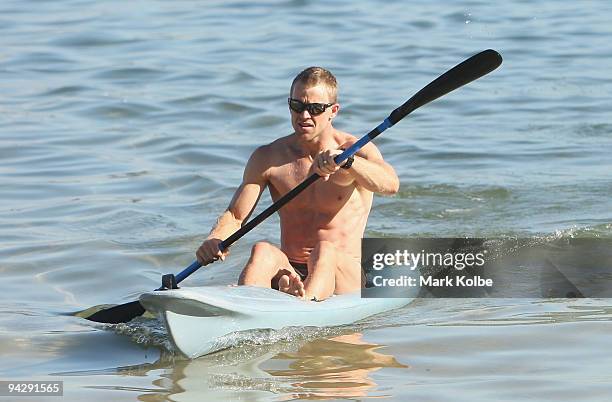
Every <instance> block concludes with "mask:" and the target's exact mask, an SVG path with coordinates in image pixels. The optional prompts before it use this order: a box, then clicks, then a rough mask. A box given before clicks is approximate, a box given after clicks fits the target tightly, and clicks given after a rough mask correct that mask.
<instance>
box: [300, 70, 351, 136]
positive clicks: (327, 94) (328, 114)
mask: <svg viewBox="0 0 612 402" xmlns="http://www.w3.org/2000/svg"><path fill="white" fill-rule="evenodd" d="M337 94H338V84H337V82H336V77H334V75H333V74H332V73H330V72H329V71H328V70H326V69H324V68H321V67H309V68H307V69H306V70H304V71H302V72H301V73H299V74H298V75H297V76H296V77H295V79H294V80H293V83H292V84H291V92H290V93H289V109H290V111H291V124H292V125H293V128H294V130H295V132H296V134H298V135H300V136H302V137H303V138H304V139H306V140H313V139H315V138H316V137H318V136H319V135H320V134H321V133H322V132H324V131H325V130H326V129H327V128H329V127H330V126H331V121H332V119H333V118H334V117H335V116H336V114H338V110H339V109H340V105H338V103H337V96H338V95H337Z"/></svg>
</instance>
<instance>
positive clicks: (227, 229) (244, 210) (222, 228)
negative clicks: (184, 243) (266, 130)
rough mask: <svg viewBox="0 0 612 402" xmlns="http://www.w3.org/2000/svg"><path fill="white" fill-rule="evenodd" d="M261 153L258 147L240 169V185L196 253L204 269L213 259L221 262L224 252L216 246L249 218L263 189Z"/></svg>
mask: <svg viewBox="0 0 612 402" xmlns="http://www.w3.org/2000/svg"><path fill="white" fill-rule="evenodd" d="M265 151H266V149H265V147H259V148H257V149H256V150H255V152H253V154H252V155H251V157H250V158H249V161H248V162H247V165H246V167H245V169H244V174H243V178H242V183H241V184H240V186H239V187H238V189H237V190H236V192H235V193H234V196H233V197H232V200H231V202H230V204H229V206H228V208H227V209H226V210H225V212H224V213H223V214H221V216H219V218H218V219H217V222H216V223H215V225H214V226H213V228H212V230H211V231H210V234H209V235H208V237H207V238H206V240H204V242H203V243H202V245H201V246H200V248H199V249H198V251H197V252H196V257H197V259H198V261H199V262H200V264H202V265H208V264H210V263H211V262H213V261H215V260H217V259H222V260H223V259H225V255H227V254H228V251H227V250H225V252H223V253H221V251H219V244H220V243H221V241H222V240H224V239H227V238H228V237H229V236H230V235H232V233H234V232H235V231H236V230H238V229H240V227H241V226H242V225H243V224H244V223H246V221H247V220H248V218H249V216H251V213H252V212H253V210H254V209H255V206H256V205H257V202H258V201H259V197H260V196H261V193H262V192H263V190H264V189H265V188H266V185H267V179H266V176H265V170H266V166H265V158H264V153H265Z"/></svg>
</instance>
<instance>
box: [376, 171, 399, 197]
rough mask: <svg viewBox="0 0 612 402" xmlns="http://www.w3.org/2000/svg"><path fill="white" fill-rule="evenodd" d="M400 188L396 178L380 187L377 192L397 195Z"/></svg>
mask: <svg viewBox="0 0 612 402" xmlns="http://www.w3.org/2000/svg"><path fill="white" fill-rule="evenodd" d="M399 188H400V182H399V179H398V178H397V176H396V177H395V178H393V179H391V180H388V181H387V182H385V183H384V185H382V186H379V188H378V189H377V190H378V191H376V192H377V193H379V194H382V195H395V194H397V192H398V191H399Z"/></svg>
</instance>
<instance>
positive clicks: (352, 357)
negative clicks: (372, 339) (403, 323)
mask: <svg viewBox="0 0 612 402" xmlns="http://www.w3.org/2000/svg"><path fill="white" fill-rule="evenodd" d="M379 348H381V346H380V345H375V344H371V343H368V342H365V341H364V340H363V335H362V334H361V333H353V334H347V335H340V336H337V337H335V338H331V339H320V340H316V341H313V342H309V343H307V344H306V345H304V346H303V347H301V348H299V349H298V350H297V352H285V353H279V354H278V355H276V356H275V357H274V358H272V359H271V360H270V361H268V362H267V364H266V365H267V366H269V365H272V366H275V367H276V366H278V365H279V363H280V365H286V367H285V368H267V369H265V371H266V372H267V373H269V374H271V375H273V376H275V377H278V378H283V379H284V380H285V381H288V382H291V385H292V386H293V387H294V388H295V390H294V391H293V392H291V393H290V395H287V396H286V399H295V398H300V399H320V398H355V397H364V396H368V395H369V393H370V392H372V391H374V390H376V387H377V385H378V384H377V383H376V382H375V381H374V380H373V379H372V378H371V377H370V374H371V373H372V372H374V371H377V370H380V369H381V368H385V367H393V368H407V367H408V366H406V365H404V364H401V363H399V362H398V361H397V360H396V359H395V357H394V356H391V355H386V354H383V353H380V352H378V351H377V349H379Z"/></svg>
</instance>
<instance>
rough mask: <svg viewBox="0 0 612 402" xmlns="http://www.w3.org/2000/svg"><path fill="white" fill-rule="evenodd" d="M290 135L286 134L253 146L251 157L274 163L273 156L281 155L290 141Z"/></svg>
mask: <svg viewBox="0 0 612 402" xmlns="http://www.w3.org/2000/svg"><path fill="white" fill-rule="evenodd" d="M291 139H292V135H291V134H289V135H286V136H284V137H280V138H277V139H275V140H274V141H272V142H269V143H267V144H263V145H260V146H258V147H257V148H255V150H254V151H253V154H252V155H251V159H253V160H255V161H260V162H267V163H274V159H275V157H282V156H283V155H284V154H285V153H286V150H287V147H288V145H289V144H290V143H291Z"/></svg>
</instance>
